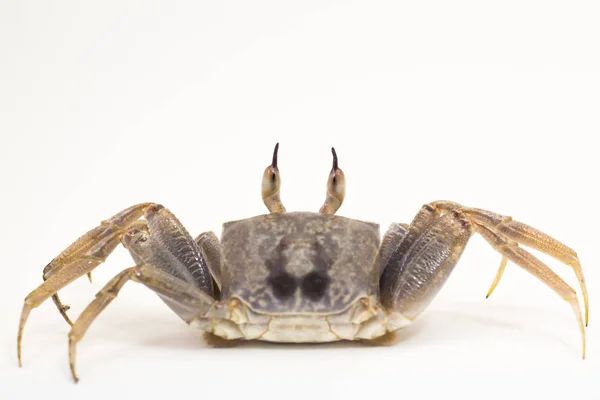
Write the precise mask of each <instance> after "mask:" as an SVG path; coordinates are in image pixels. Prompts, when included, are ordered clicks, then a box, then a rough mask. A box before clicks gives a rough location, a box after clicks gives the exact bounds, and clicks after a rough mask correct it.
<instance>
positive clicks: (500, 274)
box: [485, 257, 508, 299]
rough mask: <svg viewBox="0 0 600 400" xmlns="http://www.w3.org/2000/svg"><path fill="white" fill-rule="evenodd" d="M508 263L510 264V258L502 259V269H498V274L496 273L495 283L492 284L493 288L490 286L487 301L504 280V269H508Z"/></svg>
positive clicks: (486, 296)
mask: <svg viewBox="0 0 600 400" xmlns="http://www.w3.org/2000/svg"><path fill="white" fill-rule="evenodd" d="M507 262H508V258H506V257H502V261H500V268H498V272H496V277H494V282H492V286H490V290H488V292H487V294H486V295H485V298H486V299H487V298H488V297H490V296H491V295H492V292H493V291H494V289H496V286H498V282H500V279H501V278H502V275H503V274H504V269H505V268H506V263H507Z"/></svg>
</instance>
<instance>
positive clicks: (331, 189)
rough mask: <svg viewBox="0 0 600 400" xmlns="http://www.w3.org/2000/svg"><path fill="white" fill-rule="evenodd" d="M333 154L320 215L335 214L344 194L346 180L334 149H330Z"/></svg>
mask: <svg viewBox="0 0 600 400" xmlns="http://www.w3.org/2000/svg"><path fill="white" fill-rule="evenodd" d="M331 154H333V166H332V167H331V172H330V173H329V178H328V179H327V197H326V198H325V203H324V204H323V206H322V207H321V209H320V210H319V212H320V213H321V214H335V212H336V211H337V210H338V208H340V207H341V206H342V203H343V201H344V196H345V194H346V178H345V177H344V172H343V171H342V170H341V169H340V167H339V166H338V158H337V154H336V152H335V149H334V148H333V147H332V148H331Z"/></svg>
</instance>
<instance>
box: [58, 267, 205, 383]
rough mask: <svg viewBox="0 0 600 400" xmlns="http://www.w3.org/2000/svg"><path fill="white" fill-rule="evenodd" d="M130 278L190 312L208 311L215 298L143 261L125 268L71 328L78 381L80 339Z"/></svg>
mask: <svg viewBox="0 0 600 400" xmlns="http://www.w3.org/2000/svg"><path fill="white" fill-rule="evenodd" d="M130 280H132V281H134V282H139V283H142V284H144V285H145V286H147V287H148V288H150V289H152V290H153V291H155V292H156V293H158V294H159V295H160V296H161V297H164V298H166V299H168V300H169V301H170V302H171V303H174V304H176V305H177V306H178V307H179V308H182V309H186V310H188V312H189V313H190V315H204V314H206V313H207V312H208V310H209V309H210V307H211V306H212V304H213V303H214V302H215V300H214V299H213V298H212V297H210V296H209V295H207V294H206V293H204V292H203V291H202V290H200V289H198V288H197V287H195V286H194V285H192V284H190V283H188V282H185V281H182V280H181V279H179V278H177V277H174V276H172V275H170V274H169V273H167V272H165V271H162V270H161V269H158V268H155V267H153V266H149V265H139V266H137V267H132V268H128V269H126V270H124V271H122V272H121V273H119V274H118V275H117V276H115V277H114V278H113V279H111V280H110V281H109V282H108V283H107V284H106V286H104V288H102V289H101V290H100V291H99V292H98V294H97V295H96V298H95V299H94V300H93V301H92V302H91V303H90V304H89V305H88V306H87V307H86V309H85V310H84V311H83V312H82V313H81V315H80V316H79V318H77V320H76V321H75V324H73V327H72V328H71V331H70V332H69V365H70V367H71V373H72V375H73V379H74V380H75V382H77V381H78V380H79V378H78V377H77V374H76V372H75V355H76V346H77V343H78V342H79V341H80V340H81V339H82V338H83V336H84V335H85V333H86V332H87V330H88V328H89V327H90V325H91V324H92V322H93V321H94V320H95V319H96V317H98V315H99V314H100V313H101V312H102V310H104V309H105V308H106V307H107V306H108V305H109V304H110V303H111V302H112V301H113V300H114V299H115V297H117V295H118V293H119V291H120V290H121V289H122V288H123V285H125V283H126V282H127V281H130ZM188 322H189V321H188Z"/></svg>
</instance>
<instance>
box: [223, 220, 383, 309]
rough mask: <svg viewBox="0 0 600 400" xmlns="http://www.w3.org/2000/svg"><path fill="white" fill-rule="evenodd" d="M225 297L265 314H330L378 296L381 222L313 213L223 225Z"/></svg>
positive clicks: (240, 221)
mask: <svg viewBox="0 0 600 400" xmlns="http://www.w3.org/2000/svg"><path fill="white" fill-rule="evenodd" d="M221 242H222V255H223V258H222V262H223V264H222V268H223V270H222V273H223V298H233V297H237V298H239V299H240V300H242V301H243V302H245V303H246V304H247V305H248V306H249V307H250V308H252V309H253V310H254V311H256V312H259V313H266V314H334V313H338V312H341V311H343V310H345V309H346V308H348V307H349V306H350V305H351V304H352V303H353V302H355V301H356V300H357V299H358V298H360V297H366V296H371V295H378V293H379V262H378V261H377V260H376V257H377V249H378V247H379V225H378V224H374V223H370V222H363V221H358V220H353V219H349V218H344V217H340V216H336V215H326V214H317V213H311V212H290V213H273V214H267V215H260V216H257V217H253V218H248V219H244V220H239V221H233V222H228V223H225V224H224V225H223V235H222V240H221Z"/></svg>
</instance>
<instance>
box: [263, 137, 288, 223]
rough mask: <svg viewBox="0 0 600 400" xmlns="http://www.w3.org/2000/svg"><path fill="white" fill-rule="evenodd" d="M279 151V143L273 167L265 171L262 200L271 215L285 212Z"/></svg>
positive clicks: (274, 155) (272, 163)
mask: <svg viewBox="0 0 600 400" xmlns="http://www.w3.org/2000/svg"><path fill="white" fill-rule="evenodd" d="M278 151H279V143H277V144H276V145H275V150H273V161H272V162H271V165H269V166H268V167H267V168H266V169H265V172H264V174H263V180H262V199H263V202H264V203H265V205H266V206H267V208H268V209H269V212H271V213H282V212H285V207H284V206H283V203H282V202H281V199H280V198H279V190H280V188H281V176H280V175H279V168H277V152H278Z"/></svg>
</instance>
